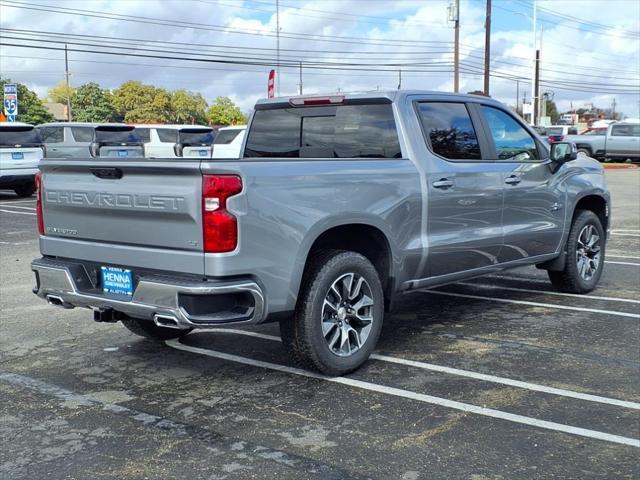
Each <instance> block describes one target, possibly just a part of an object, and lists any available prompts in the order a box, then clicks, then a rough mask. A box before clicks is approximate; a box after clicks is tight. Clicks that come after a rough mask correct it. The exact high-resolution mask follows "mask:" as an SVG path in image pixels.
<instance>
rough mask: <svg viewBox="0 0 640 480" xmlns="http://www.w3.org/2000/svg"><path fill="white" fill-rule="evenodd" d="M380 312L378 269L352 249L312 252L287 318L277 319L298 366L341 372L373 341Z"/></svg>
mask: <svg viewBox="0 0 640 480" xmlns="http://www.w3.org/2000/svg"><path fill="white" fill-rule="evenodd" d="M383 316H384V294H383V292H382V284H381V282H380V278H379V276H378V272H377V271H376V269H375V267H374V266H373V265H372V264H371V262H370V261H369V260H368V259H367V258H366V257H364V256H362V255H360V254H359V253H356V252H350V251H340V250H332V251H328V252H322V253H321V254H320V255H317V256H316V258H315V261H314V262H313V264H312V266H311V267H310V269H309V271H308V273H307V274H306V275H305V280H304V283H303V285H302V288H301V292H300V297H299V299H298V305H297V307H296V311H295V313H294V316H293V318H292V319H288V320H284V321H282V322H281V324H280V332H281V336H282V341H283V344H284V346H285V349H286V350H288V352H289V354H290V355H291V356H292V357H293V360H294V361H295V362H296V363H297V364H298V365H300V366H301V367H303V368H308V369H313V370H318V371H320V372H321V373H324V374H326V375H334V376H335V375H343V374H345V373H348V372H351V371H353V370H356V369H357V368H358V367H360V365H362V364H363V363H364V362H365V361H366V360H367V358H369V355H370V354H371V352H373V349H374V348H375V346H376V343H377V341H378V338H379V337H380V331H381V329H382V320H383Z"/></svg>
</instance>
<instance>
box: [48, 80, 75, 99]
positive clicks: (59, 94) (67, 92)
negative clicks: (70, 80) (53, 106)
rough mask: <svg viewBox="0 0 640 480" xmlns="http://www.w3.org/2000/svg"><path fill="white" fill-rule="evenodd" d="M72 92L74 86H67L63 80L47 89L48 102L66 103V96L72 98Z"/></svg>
mask: <svg viewBox="0 0 640 480" xmlns="http://www.w3.org/2000/svg"><path fill="white" fill-rule="evenodd" d="M73 92H74V88H73V87H71V86H69V87H67V84H66V82H65V81H64V80H63V81H61V82H59V83H57V84H55V85H54V86H53V87H51V88H50V89H49V90H48V92H47V98H48V99H49V101H50V102H56V103H64V104H65V105H66V104H67V98H73Z"/></svg>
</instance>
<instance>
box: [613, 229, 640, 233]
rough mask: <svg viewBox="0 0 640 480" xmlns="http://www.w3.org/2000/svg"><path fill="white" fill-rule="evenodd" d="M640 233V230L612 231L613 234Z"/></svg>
mask: <svg viewBox="0 0 640 480" xmlns="http://www.w3.org/2000/svg"><path fill="white" fill-rule="evenodd" d="M620 232H622V233H640V230H623V229H618V228H616V229H615V230H611V233H620Z"/></svg>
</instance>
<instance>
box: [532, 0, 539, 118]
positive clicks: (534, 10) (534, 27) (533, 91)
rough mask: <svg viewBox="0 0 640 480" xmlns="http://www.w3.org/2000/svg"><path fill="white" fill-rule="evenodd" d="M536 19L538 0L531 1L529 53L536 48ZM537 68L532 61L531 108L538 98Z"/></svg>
mask: <svg viewBox="0 0 640 480" xmlns="http://www.w3.org/2000/svg"><path fill="white" fill-rule="evenodd" d="M537 19H538V0H533V21H532V24H533V27H532V28H533V32H532V34H533V36H532V41H533V42H532V44H531V52H532V53H533V52H535V51H536V50H537V48H538V38H537V37H538V27H537ZM537 68H538V63H537V61H536V60H535V59H534V61H533V68H532V69H531V106H532V107H533V103H534V101H535V100H536V99H537V98H538V94H537V93H536V85H537V82H536V70H537ZM534 116H535V114H534V110H532V111H531V125H535V122H534V120H533V119H534Z"/></svg>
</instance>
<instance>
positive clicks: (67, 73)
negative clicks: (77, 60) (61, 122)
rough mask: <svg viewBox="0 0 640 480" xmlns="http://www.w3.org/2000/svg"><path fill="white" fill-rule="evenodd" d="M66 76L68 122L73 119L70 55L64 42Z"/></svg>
mask: <svg viewBox="0 0 640 480" xmlns="http://www.w3.org/2000/svg"><path fill="white" fill-rule="evenodd" d="M64 72H65V73H64V76H65V83H66V85H67V122H70V121H71V118H72V117H71V88H70V87H69V55H68V54H67V44H66V43H65V44H64Z"/></svg>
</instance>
